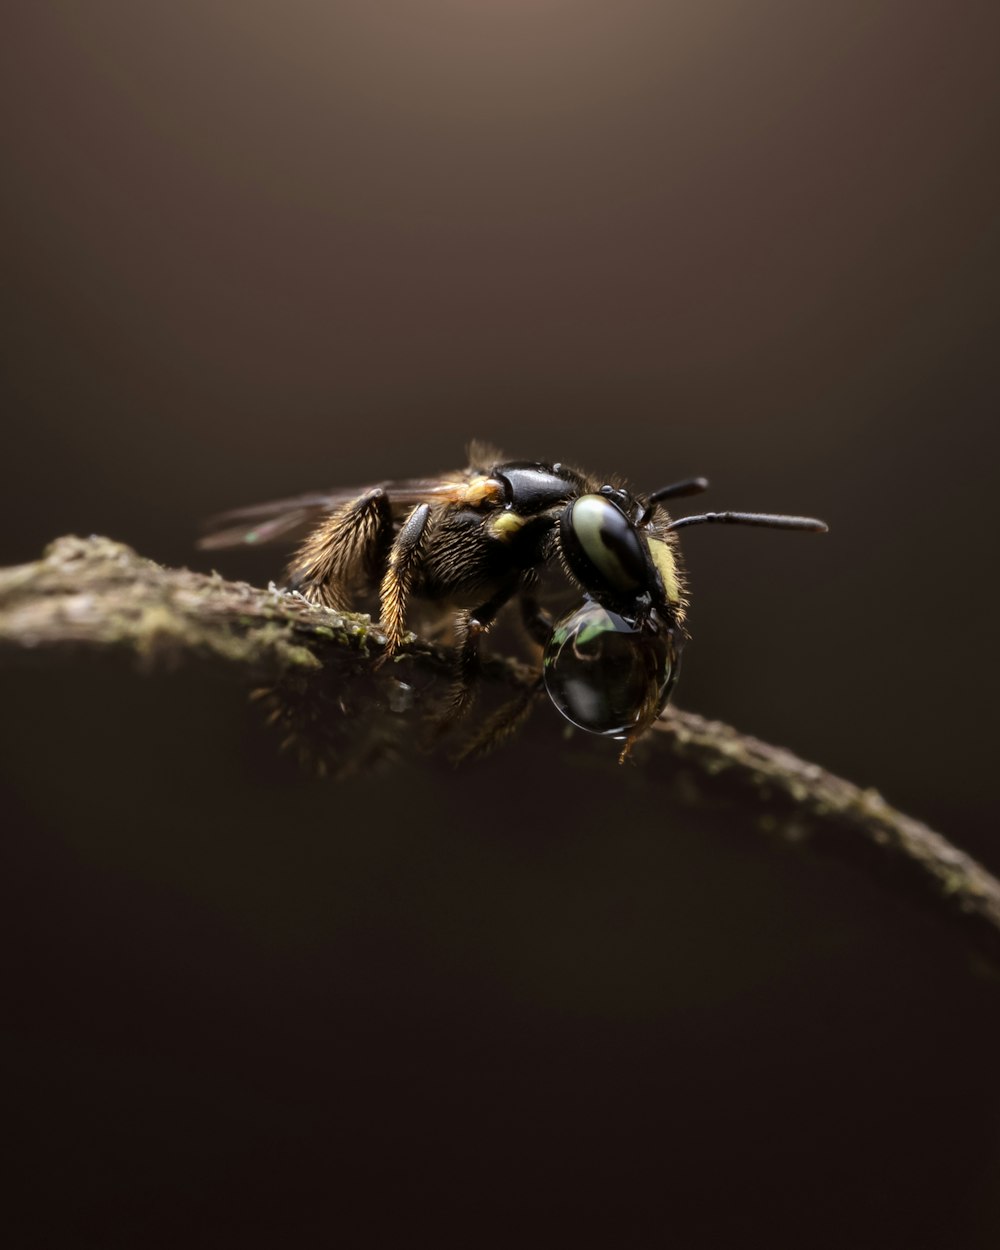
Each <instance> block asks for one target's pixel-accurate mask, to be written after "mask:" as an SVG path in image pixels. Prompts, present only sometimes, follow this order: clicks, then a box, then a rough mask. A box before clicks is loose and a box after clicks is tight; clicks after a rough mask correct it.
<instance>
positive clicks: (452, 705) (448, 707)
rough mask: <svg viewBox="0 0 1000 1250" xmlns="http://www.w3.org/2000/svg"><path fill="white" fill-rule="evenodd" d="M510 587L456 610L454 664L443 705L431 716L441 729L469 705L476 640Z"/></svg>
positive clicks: (476, 666) (476, 660)
mask: <svg viewBox="0 0 1000 1250" xmlns="http://www.w3.org/2000/svg"><path fill="white" fill-rule="evenodd" d="M512 593H513V590H512V589H504V590H502V591H501V592H500V593H499V594H496V595H494V596H493V598H492V599H490V600H488V601H487V602H486V603H484V604H483V605H482V606H481V607H478V608H474V609H472V611H469V612H460V613H459V614H458V618H457V620H456V623H455V667H454V672H453V676H452V681H451V687H450V689H449V691H448V695H447V698H446V700H445V703H444V706H443V707H442V709H441V710H440V712H439V713H438V714H437V715H436V716H435V718H434V719H435V722H436V724H437V728H438V729H439V730H441V731H443V730H445V729H447V728H448V727H449V726H450V725H453V724H454V723H455V721H457V720H461V718H462V717H463V716H464V715H465V714H466V713H467V712H468V710H469V708H471V707H472V704H473V701H474V699H475V695H476V679H477V678H478V676H479V643H480V640H481V638H482V636H483V634H485V633H487V631H488V630H489V628H490V626H491V625H492V624H493V622H494V621H495V620H496V617H497V613H498V612H499V611H500V609H501V608H502V607H503V605H504V604H505V603H506V602H507V600H508V599H509V598H510V597H511V594H512Z"/></svg>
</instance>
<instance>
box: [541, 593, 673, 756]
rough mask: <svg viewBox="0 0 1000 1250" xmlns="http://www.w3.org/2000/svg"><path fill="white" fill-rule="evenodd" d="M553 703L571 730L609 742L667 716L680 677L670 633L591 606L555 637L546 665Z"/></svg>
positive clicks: (559, 627) (576, 614) (548, 648)
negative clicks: (652, 717)
mask: <svg viewBox="0 0 1000 1250" xmlns="http://www.w3.org/2000/svg"><path fill="white" fill-rule="evenodd" d="M542 671H543V676H544V680H545V689H546V690H547V691H548V695H549V698H550V699H551V700H552V702H553V703H554V704H555V705H556V707H557V708H558V709H559V711H560V712H561V713H562V714H563V716H565V717H566V719H567V720H568V721H570V723H571V724H573V725H576V726H577V727H578V728H579V729H585V730H587V732H588V733H594V734H604V735H607V736H609V737H615V736H620V735H621V734H625V733H628V731H629V730H630V729H633V728H634V727H635V726H636V725H637V724H638V723H639V721H640V720H641V719H642V718H643V715H644V713H645V714H648V709H649V707H650V705H651V704H655V706H656V710H657V712H659V711H660V710H662V708H663V707H664V705H665V704H666V702H667V698H668V697H669V694H670V690H671V687H672V686H673V683H674V680H675V678H676V675H677V657H676V652H675V648H674V643H673V638H672V635H671V634H670V632H669V631H659V630H655V629H650V628H646V629H638V628H637V627H636V626H635V625H632V624H630V623H629V622H628V621H626V620H625V619H624V618H623V617H621V616H619V615H618V614H617V613H616V612H611V611H609V610H608V609H607V608H603V607H601V606H600V604H598V603H593V602H588V603H585V604H584V605H583V607H581V608H579V609H578V610H577V611H576V612H574V613H572V614H571V615H570V616H567V617H566V618H565V619H564V620H562V621H560V622H559V623H558V624H557V625H556V627H555V628H554V629H553V631H552V637H551V638H550V639H549V642H548V645H547V646H546V648H545V656H544V659H543V661H542Z"/></svg>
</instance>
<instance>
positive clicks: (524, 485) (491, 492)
mask: <svg viewBox="0 0 1000 1250" xmlns="http://www.w3.org/2000/svg"><path fill="white" fill-rule="evenodd" d="M707 486H708V482H707V481H706V479H705V478H701V477H696V478H688V479H685V480H684V481H680V482H674V483H672V484H671V485H669V486H664V487H661V488H660V489H659V490H654V491H652V492H651V493H648V494H640V493H636V492H635V491H633V490H632V489H631V488H629V487H628V486H627V485H625V484H624V483H623V482H621V481H618V480H605V479H602V478H600V477H595V476H592V475H590V474H587V473H584V472H582V471H581V470H579V469H575V468H571V467H570V466H569V465H566V464H563V463H559V462H556V463H551V464H550V463H546V462H543V461H529V460H504V459H503V458H502V457H501V455H500V454H499V453H498V452H494V451H492V450H491V449H489V448H486V447H483V446H480V445H476V444H474V445H473V447H472V448H471V449H470V455H469V464H468V466H467V467H466V468H465V469H461V470H457V471H455V472H449V473H444V474H442V475H440V476H439V477H435V478H415V479H407V480H402V481H385V482H380V483H378V484H376V485H374V486H370V487H368V488H366V489H362V490H339V491H338V490H335V491H330V492H326V493H321V494H313V495H304V496H300V497H298V498H294V499H284V500H278V501H275V502H273V503H267V504H260V505H257V506H255V507H250V508H243V509H238V510H236V511H234V512H229V513H225V514H223V515H222V516H219V517H216V518H214V521H213V522H210V526H213V528H212V529H211V532H210V533H209V534H208V535H207V536H206V537H205V538H203V539H202V540H201V543H200V545H201V546H202V547H203V548H208V549H218V548H223V547H233V546H238V545H253V544H260V543H264V542H270V541H273V540H275V539H278V538H281V537H283V536H285V535H288V534H290V533H292V532H293V531H296V530H300V529H302V528H304V527H305V526H307V525H311V527H312V528H311V529H310V532H309V533H308V536H307V537H306V538H305V540H304V541H303V542H302V543H301V545H300V546H299V548H298V550H297V551H296V552H295V554H294V556H293V557H292V560H291V563H290V564H289V567H288V572H287V580H288V587H289V589H290V590H296V591H299V592H300V593H301V594H302V595H304V596H305V597H306V598H308V599H309V600H311V601H312V602H314V603H317V604H322V605H325V606H327V607H330V608H335V609H347V608H349V607H350V606H351V604H352V603H355V602H356V599H357V596H358V595H359V594H361V593H363V592H365V591H371V590H375V589H377V591H378V597H379V603H380V610H381V625H382V629H383V631H384V633H385V639H386V643H385V654H386V656H391V655H392V654H393V653H394V652H395V651H396V650H397V649H398V647H399V646H400V644H401V642H402V641H403V639H404V637H405V635H406V630H407V625H406V623H407V619H408V611H409V609H410V605H411V601H412V600H422V601H425V602H428V603H431V604H434V605H437V606H438V607H439V608H440V609H447V610H449V611H451V612H453V613H454V637H455V651H454V678H453V681H452V686H451V690H450V692H449V695H448V698H447V702H446V706H445V707H444V709H443V710H442V714H441V716H440V720H441V722H442V723H443V724H448V723H454V722H455V721H456V720H457V719H458V718H460V717H461V716H463V715H464V713H465V712H466V711H467V709H468V707H469V704H470V701H471V698H472V693H473V689H474V684H475V677H476V673H477V669H478V664H479V650H480V640H481V638H482V635H483V634H484V633H486V632H487V631H488V630H489V629H490V627H491V626H492V625H493V623H494V621H495V620H496V618H497V615H498V613H499V612H500V609H501V608H503V607H504V606H505V605H506V604H507V603H509V602H510V601H511V600H517V602H518V603H519V604H520V608H521V617H522V621H523V623H524V625H525V627H526V629H527V631H528V634H529V635H530V637H531V638H533V639H534V640H535V641H536V642H537V643H538V644H539V646H540V647H541V648H542V662H541V672H540V674H539V677H538V679H537V681H536V683H535V684H534V686H533V687H532V688H531V690H530V691H529V692H528V694H527V695H526V696H524V697H522V698H521V699H520V700H519V701H516V703H515V705H514V706H511V707H509V708H508V709H502V710H501V714H500V716H499V717H497V718H494V720H493V721H492V722H491V724H490V726H489V729H488V732H487V734H486V735H485V739H488V740H489V741H488V742H487V741H485V740H484V741H483V742H480V744H479V745H481V746H485V745H490V744H491V743H492V741H493V740H494V739H499V738H500V737H502V736H505V734H506V733H508V732H510V731H511V730H512V728H513V727H515V726H516V724H518V723H520V720H521V719H523V716H524V715H525V714H526V711H527V708H528V707H529V706H530V703H531V701H532V699H533V696H534V694H535V693H540V692H541V690H542V689H543V688H544V690H545V691H546V692H547V693H548V696H549V698H550V699H551V701H552V703H553V704H554V705H555V707H556V708H557V709H558V710H559V712H560V713H561V714H562V715H563V716H564V717H565V718H566V719H567V720H568V721H570V722H571V723H572V724H573V725H575V726H577V727H578V728H580V729H583V730H586V731H588V732H589V733H593V734H600V735H605V736H609V737H612V738H616V739H619V740H624V748H623V750H622V753H621V758H622V759H624V758H625V757H626V756H627V754H628V752H629V750H630V749H631V746H632V744H633V743H634V742H635V741H636V739H637V738H639V737H640V736H641V735H642V734H643V733H644V732H645V731H646V730H647V729H648V728H649V726H650V725H651V724H652V723H653V722H654V721H655V720H656V719H657V718H658V717H659V716H660V714H661V713H662V711H663V709H664V707H665V706H666V704H667V701H668V699H669V698H670V694H671V691H672V689H673V687H674V683H675V682H676V680H677V673H678V667H679V663H680V654H681V649H682V646H683V643H684V639H685V637H686V634H685V630H684V619H685V612H686V608H687V597H686V592H685V580H684V571H683V565H682V561H681V553H680V549H679V544H678V540H677V533H678V531H679V530H681V529H683V528H684V527H686V526H691V525H701V524H709V523H715V524H740V525H758V526H768V527H771V528H775V529H787V530H807V531H814V532H823V531H825V530H826V529H827V526H826V525H825V524H824V523H823V522H822V521H819V520H816V519H815V518H813V517H799V516H775V515H772V514H769V513H747V512H705V513H700V514H698V515H692V516H683V517H679V518H676V519H673V518H671V516H670V514H669V512H668V511H667V509H666V507H665V504H666V502H667V501H668V500H672V499H676V498H679V497H683V496H688V495H693V494H697V493H699V492H701V491H703V490H705V489H706V488H707ZM550 569H557V570H559V571H560V573H561V576H562V579H563V580H564V581H565V583H566V584H567V585H568V586H569V587H570V588H572V590H573V591H575V593H576V596H577V598H576V606H575V607H574V608H573V609H572V610H571V611H570V612H568V613H567V614H566V615H564V616H562V617H561V618H560V619H559V620H557V621H553V620H552V619H551V617H550V616H549V614H548V613H547V612H546V611H545V610H544V609H543V607H542V605H541V601H540V598H539V588H540V583H541V578H542V575H543V573H545V572H546V571H548V570H550Z"/></svg>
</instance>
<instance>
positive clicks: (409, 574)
mask: <svg viewBox="0 0 1000 1250" xmlns="http://www.w3.org/2000/svg"><path fill="white" fill-rule="evenodd" d="M430 514H431V506H430V504H428V503H420V504H417V506H416V507H415V508H414V509H413V511H412V512H411V513H410V515H409V516H408V517H407V518H406V520H405V521H404V522H403V525H402V528H401V529H400V531H399V533H398V534H397V535H396V541H395V542H394V543H393V544H392V549H391V550H390V552H389V560H388V564H387V566H386V570H385V576H384V577H383V578H382V585H381V587H380V589H379V602H380V604H381V613H382V629H383V631H384V633H385V658H386V659H388V658H389V656H391V655H392V653H393V652H394V651H395V650H396V648H397V647H398V646H399V644H400V643H401V642H402V641H403V635H404V634H405V633H406V603H407V600H408V599H409V596H410V586H411V584H412V582H413V567H414V564H415V563H416V560H417V557H418V556H419V554H420V544H421V540H422V539H423V537H424V532H425V531H426V529H427V521H428V519H429V517H430Z"/></svg>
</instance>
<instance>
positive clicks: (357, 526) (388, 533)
mask: <svg viewBox="0 0 1000 1250" xmlns="http://www.w3.org/2000/svg"><path fill="white" fill-rule="evenodd" d="M391 541H392V508H391V507H390V504H389V496H388V495H387V494H386V493H385V491H384V490H383V489H382V488H381V487H375V489H374V490H370V491H368V492H367V493H366V494H364V495H362V496H360V498H358V499H355V500H354V501H353V502H352V503H349V504H347V505H345V506H344V507H343V508H338V509H337V510H336V511H335V512H331V513H330V515H329V516H328V517H327V518H326V520H325V521H323V522H322V524H320V525H319V526H318V527H317V528H316V529H315V530H314V531H313V533H311V534H310V535H309V537H308V538H307V539H306V540H305V542H304V543H303V544H302V546H301V547H300V548H299V550H298V551H297V552H296V554H295V557H294V559H293V560H292V563H291V565H290V566H289V569H288V588H289V589H290V590H298V591H301V592H302V594H303V595H305V597H306V598H307V599H311V600H312V601H313V602H314V603H321V604H323V606H324V607H327V608H337V609H343V608H345V607H346V606H347V601H348V600H347V593H348V590H349V589H350V584H351V582H352V581H355V580H357V578H358V576H359V575H360V574H362V573H368V574H369V576H370V575H371V571H372V567H373V566H374V567H377V568H381V566H382V563H383V562H384V560H385V556H386V552H387V550H388V547H389V544H390V542H391Z"/></svg>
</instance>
